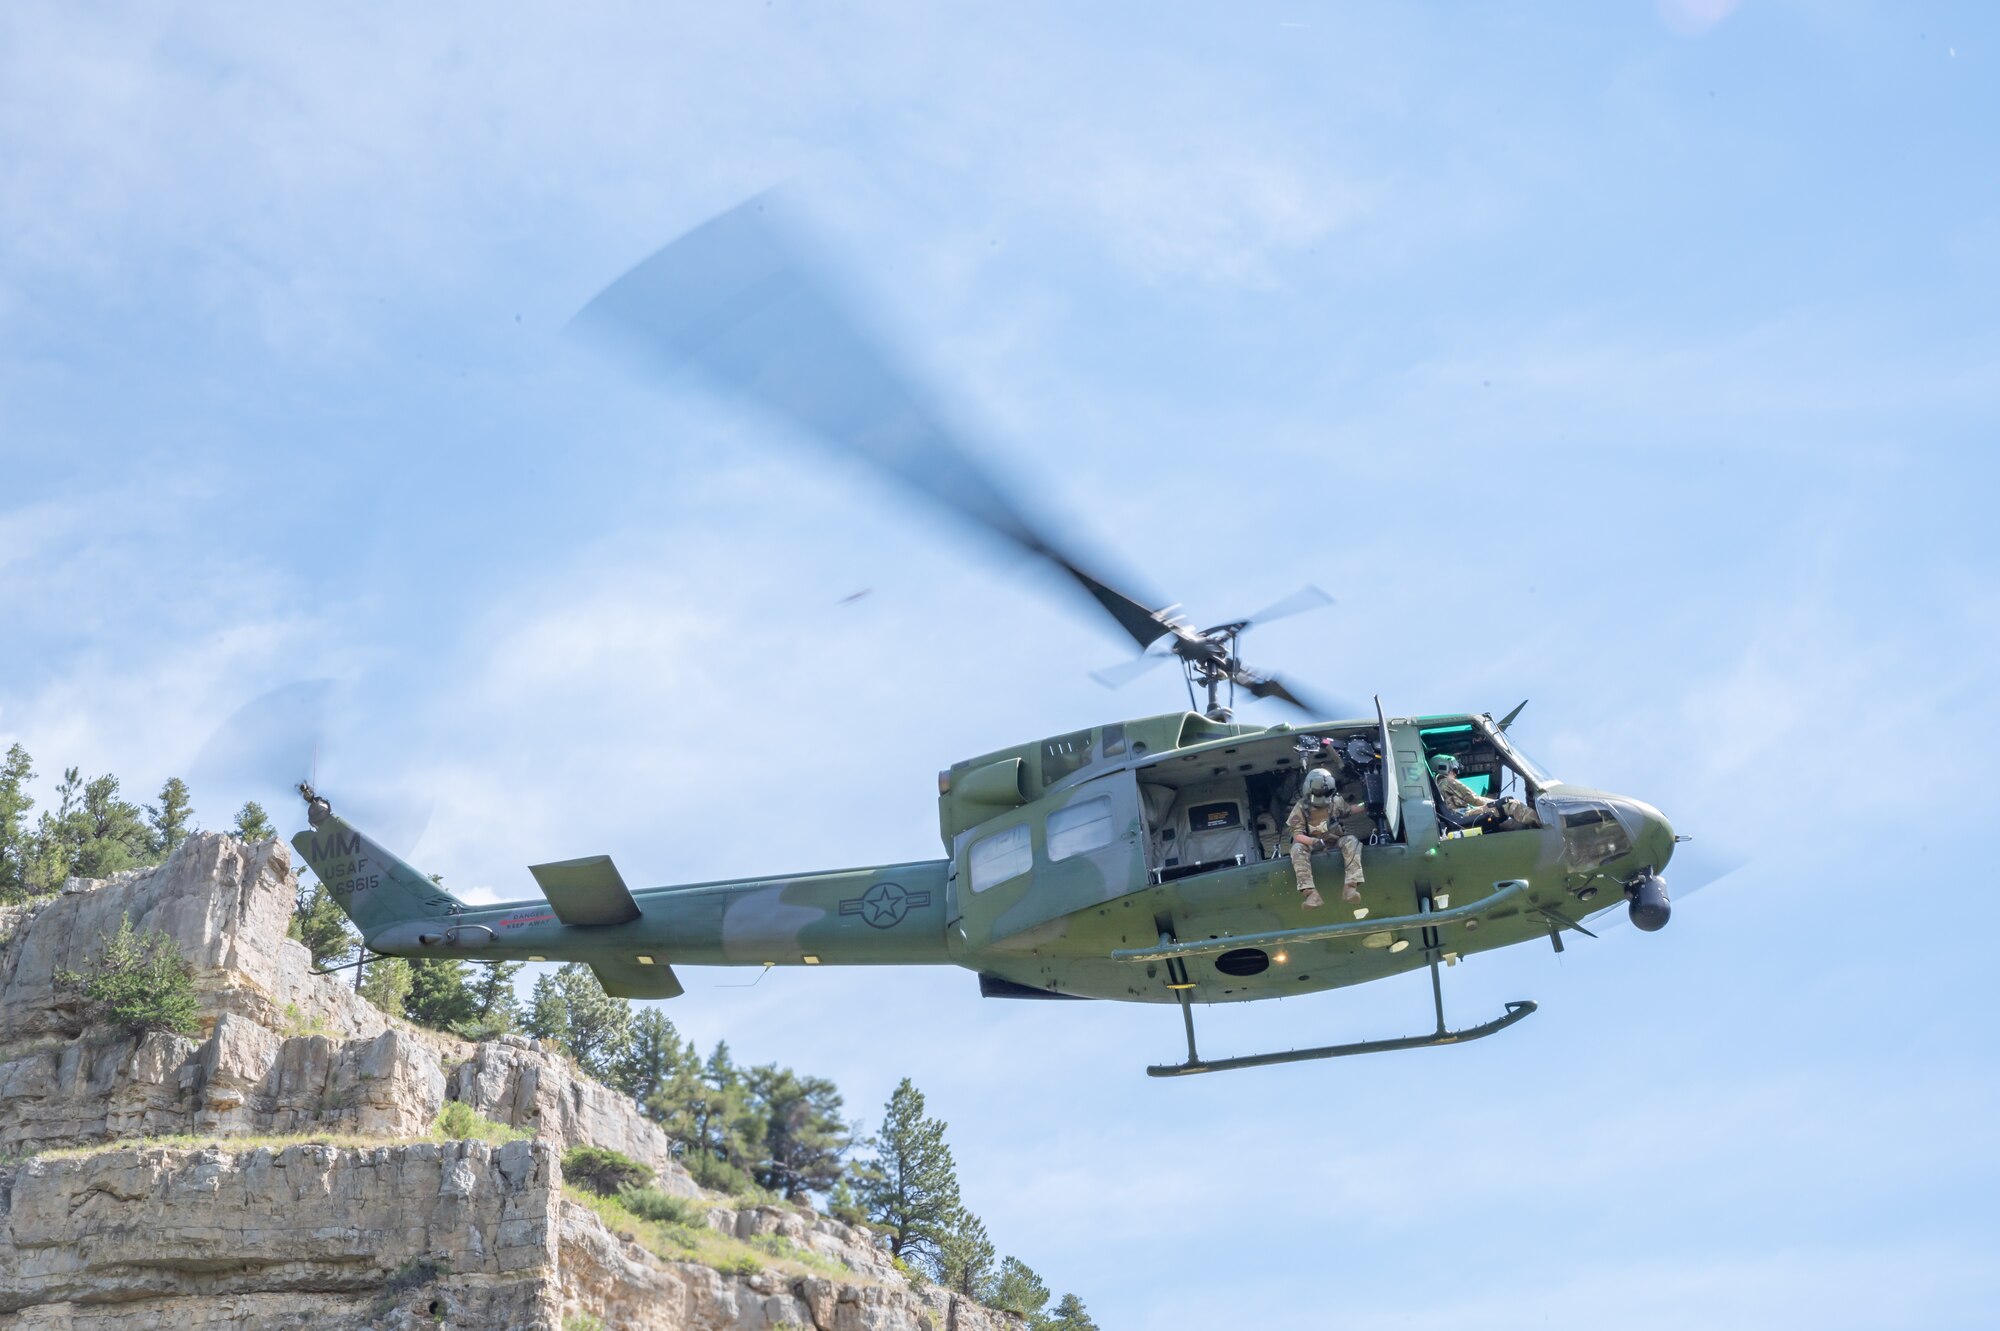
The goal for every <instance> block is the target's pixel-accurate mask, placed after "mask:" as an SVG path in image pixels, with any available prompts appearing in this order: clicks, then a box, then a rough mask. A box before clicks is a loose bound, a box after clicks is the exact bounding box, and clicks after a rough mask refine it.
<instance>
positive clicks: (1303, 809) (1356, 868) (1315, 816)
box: [1285, 767, 1368, 920]
mask: <svg viewBox="0 0 2000 1331" xmlns="http://www.w3.org/2000/svg"><path fill="white" fill-rule="evenodd" d="M1365 812H1367V806H1366V805H1363V804H1356V803H1354V802H1353V801H1352V800H1349V799H1347V798H1345V797H1343V796H1342V795H1340V794H1339V793H1338V792H1337V791H1336V790H1335V788H1334V780H1333V773H1331V772H1329V771H1327V770H1326V769H1325V768H1324V767H1315V768H1313V769H1312V770H1311V771H1310V772H1307V773H1306V785H1305V789H1304V790H1303V791H1302V792H1300V794H1299V798H1298V801H1297V802H1296V803H1294V804H1293V805H1292V812H1291V814H1290V816H1288V817H1287V818H1286V819H1285V832H1286V834H1287V836H1288V838H1289V840H1290V842H1291V850H1292V874H1293V876H1294V877H1296V878H1297V879H1298V883H1299V894H1300V895H1301V896H1303V897H1304V898H1305V906H1306V909H1307V910H1311V909H1312V908H1313V907H1315V906H1317V905H1319V904H1320V895H1319V889H1317V888H1316V887H1314V886H1313V874H1312V854H1313V852H1314V851H1316V850H1325V849H1326V848H1327V845H1328V844H1329V843H1338V844H1339V846H1340V861H1341V864H1342V866H1343V868H1344V870H1345V872H1344V875H1343V882H1342V884H1341V888H1340V899H1341V900H1342V901H1347V902H1354V901H1359V900H1361V883H1362V873H1361V842H1360V841H1359V840H1357V839H1356V838H1355V837H1354V836H1353V835H1351V834H1350V833H1348V832H1347V831H1345V830H1344V829H1343V828H1342V827H1341V825H1340V820H1341V819H1343V818H1346V817H1349V816H1350V815H1353V814H1358V813H1365ZM1367 914H1368V911H1367V909H1366V908H1361V909H1357V910H1356V911H1355V912H1354V918H1355V919H1357V920H1358V919H1362V918H1364V917H1365V916H1366V915H1367Z"/></svg>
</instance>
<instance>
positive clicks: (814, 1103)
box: [743, 1064, 854, 1199]
mask: <svg viewBox="0 0 2000 1331" xmlns="http://www.w3.org/2000/svg"><path fill="white" fill-rule="evenodd" d="M743 1080H744V1089H745V1090H746V1091H748V1092H749V1101H750V1103H749V1107H750V1111H751V1114H752V1115H753V1117H754V1118H755V1119H756V1120H757V1121H758V1122H759V1123H760V1125H761V1126H762V1129H763V1131H762V1139H763V1140H762V1145H763V1151H762V1156H763V1158H762V1159H761V1160H759V1161H758V1162H757V1163H756V1165H755V1166H754V1167H753V1168H752V1171H751V1176H752V1177H753V1178H755V1179H756V1180H757V1185H758V1186H759V1187H763V1188H769V1189H770V1190H771V1191H773V1192H775V1193H777V1194H779V1195H780V1196H782V1197H787V1198H794V1199H796V1198H802V1197H804V1196H805V1195H806V1194H808V1193H813V1192H825V1191H826V1190H827V1189H828V1188H830V1187H832V1186H833V1183H834V1180H835V1179H837V1178H839V1177H840V1157H841V1156H843V1155H845V1154H846V1153H847V1149H848V1148H849V1147H850V1146H852V1145H853V1144H854V1134H853V1133H852V1132H851V1131H849V1130H848V1127H847V1124H846V1122H845V1121H844V1120H843V1119H842V1118H841V1116H840V1108H841V1105H840V1089H839V1088H838V1087H836V1086H835V1085H834V1084H833V1083H832V1082H830V1081H828V1080H827V1079H826V1078H824V1077H802V1076H800V1075H799V1074H798V1073H796V1072H793V1071H792V1070H791V1069H790V1068H781V1067H778V1066H777V1065H776V1064H766V1065H764V1066H763V1067H756V1068H751V1069H750V1071H749V1072H748V1073H747V1074H746V1075H745V1076H744V1079H743Z"/></svg>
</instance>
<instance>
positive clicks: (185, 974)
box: [56, 915, 201, 1035]
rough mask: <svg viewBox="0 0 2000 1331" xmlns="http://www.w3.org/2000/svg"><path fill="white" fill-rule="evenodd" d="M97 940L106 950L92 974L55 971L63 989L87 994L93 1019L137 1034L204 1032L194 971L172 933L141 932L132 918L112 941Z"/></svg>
mask: <svg viewBox="0 0 2000 1331" xmlns="http://www.w3.org/2000/svg"><path fill="white" fill-rule="evenodd" d="M98 941H99V943H101V944H102V947H101V948H100V949H99V951H98V954H97V960H96V961H94V962H92V963H91V966H90V969H89V970H87V971H85V972H83V973H82V974H78V973H77V972H75V971H59V972H57V973H56V987H57V988H58V989H62V990H68V991H70V992H72V993H76V994H80V995H81V996H82V998H83V1000H84V1004H85V1013H86V1015H87V1018H88V1020H90V1021H92V1022H97V1023H103V1024H105V1025H110V1026H123V1027H125V1029H127V1030H129V1031H131V1032H132V1033H133V1034H134V1035H138V1034H140V1033H142V1032H145V1031H171V1032H172V1033H174V1034H175V1035H194V1034H196V1033H198V1032H199V1031H200V1030H201V1005H200V1004H199V1003H198V1002H197V1001H196V999H195V993H194V970H193V968H192V967H190V966H189V965H188V960H187V958H186V957H185V956H182V955H181V946H180V944H179V943H177V942H175V941H174V938H173V935H171V934H168V933H164V932H162V931H160V930H158V929H148V930H146V931H145V932H144V933H136V932H134V931H133V928H132V917H131V916H129V915H127V916H125V917H124V918H123V919H121V920H120V921H119V922H118V932H117V933H115V934H113V935H112V936H111V937H109V938H106V937H104V935H102V934H99V935H98Z"/></svg>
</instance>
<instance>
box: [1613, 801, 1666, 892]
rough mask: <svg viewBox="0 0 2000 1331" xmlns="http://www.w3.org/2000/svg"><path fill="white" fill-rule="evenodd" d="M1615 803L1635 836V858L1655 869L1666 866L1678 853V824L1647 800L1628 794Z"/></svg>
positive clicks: (1633, 837) (1624, 822)
mask: <svg viewBox="0 0 2000 1331" xmlns="http://www.w3.org/2000/svg"><path fill="white" fill-rule="evenodd" d="M1611 803H1612V807H1614V808H1615V809H1617V811H1618V821H1619V822H1621V823H1623V824H1625V831H1626V832H1627V833H1628V834H1630V836H1631V838H1632V851H1633V855H1634V858H1636V859H1637V860H1638V861H1639V862H1640V863H1641V864H1650V865H1651V866H1652V867H1653V872H1654V873H1658V872H1660V871H1661V870H1662V869H1664V868H1666V867H1667V861H1668V860H1670V859H1672V858H1673V854H1674V825H1673V824H1672V823H1670V822H1668V821H1667V816H1666V815H1665V814H1663V813H1661V812H1660V811H1659V810H1658V809H1656V808H1654V807H1653V806H1652V805H1650V804H1648V803H1646V801H1644V800H1635V799H1632V798H1630V797H1628V796H1624V795H1621V796H1618V797H1617V798H1616V799H1614V800H1612V801H1611Z"/></svg>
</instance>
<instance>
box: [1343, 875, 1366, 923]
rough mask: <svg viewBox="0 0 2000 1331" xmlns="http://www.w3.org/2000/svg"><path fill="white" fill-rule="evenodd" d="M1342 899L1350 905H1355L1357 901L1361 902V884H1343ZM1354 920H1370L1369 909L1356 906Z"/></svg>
mask: <svg viewBox="0 0 2000 1331" xmlns="http://www.w3.org/2000/svg"><path fill="white" fill-rule="evenodd" d="M1340 899H1341V900H1342V901H1345V902H1347V903H1348V904H1349V905H1353V904H1354V903H1355V902H1357V901H1359V900H1361V884H1359V883H1342V884H1341V885H1340ZM1354 918H1355V919H1357V920H1365V919H1367V918H1368V907H1366V906H1355V907H1354Z"/></svg>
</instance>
